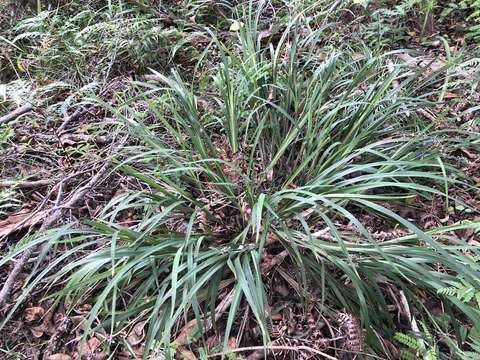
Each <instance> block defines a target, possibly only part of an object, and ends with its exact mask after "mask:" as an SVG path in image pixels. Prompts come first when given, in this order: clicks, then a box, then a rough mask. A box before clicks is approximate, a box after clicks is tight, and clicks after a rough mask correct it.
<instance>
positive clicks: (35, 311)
mask: <svg viewBox="0 0 480 360" xmlns="http://www.w3.org/2000/svg"><path fill="white" fill-rule="evenodd" d="M44 314H45V310H44V309H43V308H41V307H40V306H34V307H31V308H27V309H25V312H24V313H23V316H24V317H25V321H27V322H33V321H36V320H40V319H41V318H42V316H43V315H44Z"/></svg>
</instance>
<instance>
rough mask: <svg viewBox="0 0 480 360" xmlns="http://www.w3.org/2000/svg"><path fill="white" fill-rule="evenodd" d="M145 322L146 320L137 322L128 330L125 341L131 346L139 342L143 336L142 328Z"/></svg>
mask: <svg viewBox="0 0 480 360" xmlns="http://www.w3.org/2000/svg"><path fill="white" fill-rule="evenodd" d="M146 323H147V322H146V321H141V322H139V323H138V324H136V325H135V326H134V327H133V329H132V331H130V334H128V337H127V341H128V343H129V344H130V345H131V346H136V345H138V344H140V343H141V342H142V341H143V339H144V338H145V330H144V328H145V324H146Z"/></svg>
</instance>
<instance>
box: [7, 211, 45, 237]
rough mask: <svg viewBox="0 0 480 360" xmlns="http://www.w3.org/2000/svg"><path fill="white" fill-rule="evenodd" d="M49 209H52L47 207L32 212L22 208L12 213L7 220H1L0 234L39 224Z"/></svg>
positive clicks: (8, 233)
mask: <svg viewBox="0 0 480 360" xmlns="http://www.w3.org/2000/svg"><path fill="white" fill-rule="evenodd" d="M49 211H50V210H49V209H47V210H42V211H38V212H37V213H35V214H32V212H31V211H30V210H21V211H19V212H17V213H15V214H12V215H10V216H9V217H8V218H6V219H5V220H2V221H0V236H6V235H10V234H11V233H13V232H15V231H17V230H21V229H24V228H26V227H29V226H32V225H35V224H37V223H38V222H40V221H41V220H42V219H43V218H44V217H45V216H46V215H47V214H48V213H49Z"/></svg>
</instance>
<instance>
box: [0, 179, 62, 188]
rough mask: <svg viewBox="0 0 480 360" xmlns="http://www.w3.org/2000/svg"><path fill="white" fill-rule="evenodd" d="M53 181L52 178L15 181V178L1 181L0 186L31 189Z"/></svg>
mask: <svg viewBox="0 0 480 360" xmlns="http://www.w3.org/2000/svg"><path fill="white" fill-rule="evenodd" d="M52 182H53V180H52V179H44V180H32V181H28V180H27V181H15V180H2V181H0V188H7V187H12V186H15V187H20V188H24V189H31V188H36V187H41V186H47V185H50V184H51V183H52Z"/></svg>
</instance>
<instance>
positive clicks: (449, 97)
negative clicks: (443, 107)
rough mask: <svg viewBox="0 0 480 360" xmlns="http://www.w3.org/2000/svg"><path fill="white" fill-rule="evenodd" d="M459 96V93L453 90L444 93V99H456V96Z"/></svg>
mask: <svg viewBox="0 0 480 360" xmlns="http://www.w3.org/2000/svg"><path fill="white" fill-rule="evenodd" d="M457 97H458V94H455V93H452V92H446V93H445V94H444V95H443V98H444V99H454V98H457Z"/></svg>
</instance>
